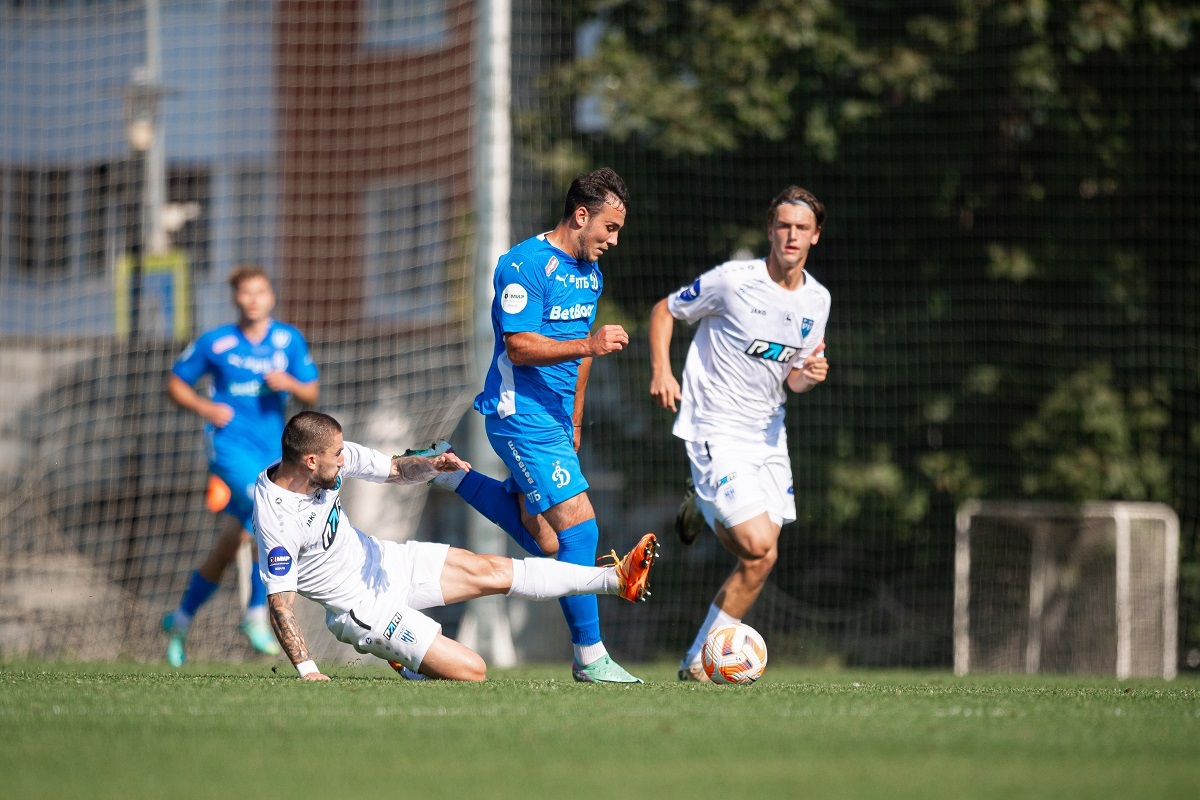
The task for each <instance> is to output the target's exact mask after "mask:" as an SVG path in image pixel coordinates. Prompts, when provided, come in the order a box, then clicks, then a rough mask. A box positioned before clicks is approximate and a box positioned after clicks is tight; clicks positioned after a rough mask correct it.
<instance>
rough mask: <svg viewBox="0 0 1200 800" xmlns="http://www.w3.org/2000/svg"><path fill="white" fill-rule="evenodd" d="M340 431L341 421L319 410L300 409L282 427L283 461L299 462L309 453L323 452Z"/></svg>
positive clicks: (289, 462)
mask: <svg viewBox="0 0 1200 800" xmlns="http://www.w3.org/2000/svg"><path fill="white" fill-rule="evenodd" d="M341 432H342V426H341V423H339V422H338V421H337V420H336V419H334V418H333V417H331V416H329V415H328V414H322V413H321V412H320V411H301V412H300V413H299V414H297V415H296V416H294V417H292V418H291V419H289V420H288V424H287V425H286V426H285V427H284V429H283V461H284V463H285V464H299V463H300V461H301V460H302V459H303V458H304V457H305V456H306V455H308V454H309V453H323V452H325V449H326V448H328V447H329V445H330V444H331V443H332V442H333V437H334V436H335V435H337V434H339V433H341Z"/></svg>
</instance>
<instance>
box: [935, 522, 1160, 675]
mask: <svg viewBox="0 0 1200 800" xmlns="http://www.w3.org/2000/svg"><path fill="white" fill-rule="evenodd" d="M1178 559H1179V518H1178V516H1177V515H1176V514H1175V512H1174V511H1173V510H1172V509H1171V508H1170V507H1168V506H1166V505H1163V504H1161V503H1139V502H1090V503H1081V504H1070V503H1052V502H1041V501H986V500H970V501H967V502H966V503H964V504H962V505H961V506H960V507H959V509H958V513H957V518H956V543H955V559H954V672H955V674H957V675H965V674H966V673H968V672H972V671H975V672H1026V673H1030V674H1034V673H1039V672H1081V673H1097V674H1114V675H1116V676H1117V677H1118V678H1129V677H1151V676H1161V677H1162V678H1165V679H1167V680H1170V679H1172V678H1174V677H1175V674H1176V670H1177V648H1178V643H1177V619H1178V617H1177V614H1178V611H1177V607H1178V574H1179V568H1178V563H1179V562H1178Z"/></svg>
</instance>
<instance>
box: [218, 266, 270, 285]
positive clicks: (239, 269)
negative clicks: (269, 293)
mask: <svg viewBox="0 0 1200 800" xmlns="http://www.w3.org/2000/svg"><path fill="white" fill-rule="evenodd" d="M251 278H262V279H263V280H265V281H266V282H267V283H270V282H271V276H270V275H268V274H267V270H266V269H265V268H263V267H262V266H260V265H258V264H239V265H238V266H236V267H234V268H233V271H232V272H230V273H229V281H228V283H229V288H230V289H232V290H233V291H235V292H236V291H237V290H238V287H240V286H241V285H242V283H243V282H244V281H248V280H250V279H251Z"/></svg>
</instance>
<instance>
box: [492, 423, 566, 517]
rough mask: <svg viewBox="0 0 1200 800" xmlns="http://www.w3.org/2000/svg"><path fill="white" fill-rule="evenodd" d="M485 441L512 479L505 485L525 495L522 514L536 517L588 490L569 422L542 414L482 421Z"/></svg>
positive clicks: (509, 489) (511, 490) (512, 491)
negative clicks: (489, 443) (527, 513)
mask: <svg viewBox="0 0 1200 800" xmlns="http://www.w3.org/2000/svg"><path fill="white" fill-rule="evenodd" d="M483 419H484V428H485V430H486V431H487V437H488V441H489V442H491V443H492V449H493V450H495V451H496V455H498V456H500V460H501V461H503V462H504V465H505V466H507V467H508V471H509V472H510V473H512V477H511V478H509V479H508V480H507V481H505V483H504V486H505V488H506V489H508V491H509V492H511V493H513V494H523V495H525V510H526V511H528V512H529V513H530V514H540V513H542V512H543V511H545V510H546V509H548V508H551V507H553V506H556V505H558V504H559V503H561V502H563V501H564V500H570V499H571V498H572V497H574V496H575V495H577V494H582V493H583V492H586V491H587V489H588V482H587V481H586V480H585V479H584V477H583V470H581V469H580V468H579V456H578V455H577V454H576V452H575V429H574V427H572V425H571V422H570V420H562V419H558V418H556V417H551V416H549V415H546V414H513V415H511V416H509V417H506V418H505V419H500V417H499V416H496V415H488V416H485V417H484V418H483Z"/></svg>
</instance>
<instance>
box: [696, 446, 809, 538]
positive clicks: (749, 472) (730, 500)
mask: <svg viewBox="0 0 1200 800" xmlns="http://www.w3.org/2000/svg"><path fill="white" fill-rule="evenodd" d="M684 446H685V449H686V450H687V454H688V460H689V461H690V462H691V465H692V482H693V483H694V484H695V485H696V507H697V508H698V509H700V512H701V513H702V514H704V519H705V521H706V522H707V523H708V524H709V527H714V525H713V523H714V522H720V523H721V524H722V525H724V526H725V528H726V529H729V528H732V527H733V526H734V525H740V524H741V523H743V522H745V521H746V520H748V519H753V518H754V517H757V516H758V515H759V514H762V513H763V512H766V514H767V516H768V517H770V518H771V522H773V523H775V524H776V525H779V526H782V525H783V524H784V523H787V522H792V521H794V520H795V519H796V496H795V494H794V492H793V490H792V460H791V458H789V457H788V452H787V440H786V439H784V438H783V437H780V442H779V444H777V445H769V444H764V443H762V442H755V443H737V442H684Z"/></svg>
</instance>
